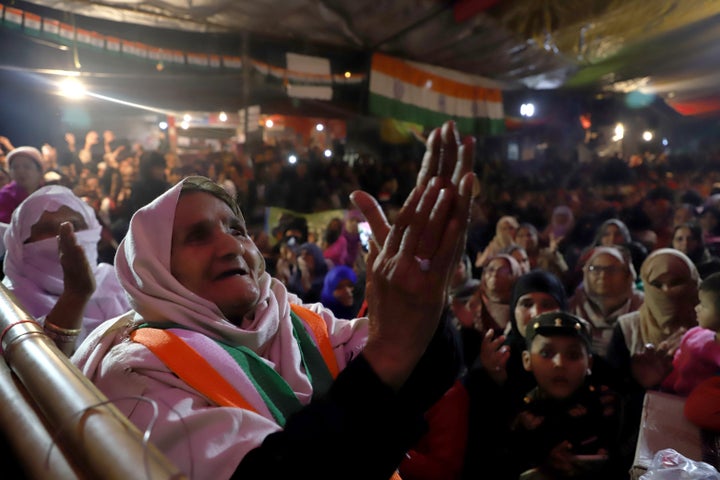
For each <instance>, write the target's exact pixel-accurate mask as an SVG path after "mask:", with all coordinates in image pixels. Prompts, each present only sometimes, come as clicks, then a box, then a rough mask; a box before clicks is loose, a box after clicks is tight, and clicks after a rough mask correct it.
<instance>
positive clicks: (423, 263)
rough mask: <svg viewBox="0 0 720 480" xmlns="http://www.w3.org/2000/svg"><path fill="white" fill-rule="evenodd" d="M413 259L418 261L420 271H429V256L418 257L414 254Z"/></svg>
mask: <svg viewBox="0 0 720 480" xmlns="http://www.w3.org/2000/svg"><path fill="white" fill-rule="evenodd" d="M415 260H416V261H417V262H418V266H419V267H420V271H421V272H429V271H430V259H429V258H420V257H418V256H417V255H415Z"/></svg>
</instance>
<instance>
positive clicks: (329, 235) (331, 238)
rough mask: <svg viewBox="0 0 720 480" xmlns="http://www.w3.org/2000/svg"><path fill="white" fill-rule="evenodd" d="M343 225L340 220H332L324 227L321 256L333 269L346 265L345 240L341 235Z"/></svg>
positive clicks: (346, 246) (346, 245)
mask: <svg viewBox="0 0 720 480" xmlns="http://www.w3.org/2000/svg"><path fill="white" fill-rule="evenodd" d="M342 232H343V223H342V220H341V219H340V218H333V219H332V220H330V221H329V222H328V224H327V226H326V227H325V233H324V234H323V245H324V251H323V256H324V257H325V258H326V259H327V260H329V261H330V262H331V263H332V265H331V266H333V267H337V266H338V265H346V263H347V257H348V251H347V248H348V244H347V239H346V238H345V236H344V235H343V234H342Z"/></svg>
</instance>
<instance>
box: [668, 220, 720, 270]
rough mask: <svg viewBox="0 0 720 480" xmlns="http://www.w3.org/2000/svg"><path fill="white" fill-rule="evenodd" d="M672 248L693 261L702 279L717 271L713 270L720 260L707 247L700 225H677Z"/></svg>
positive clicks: (692, 223) (674, 230) (673, 234)
mask: <svg viewBox="0 0 720 480" xmlns="http://www.w3.org/2000/svg"><path fill="white" fill-rule="evenodd" d="M672 248H674V249H675V250H679V251H681V252H683V253H684V254H685V255H687V256H688V258H689V259H690V260H692V262H693V263H694V264H695V267H697V269H698V272H699V273H700V277H701V278H704V277H706V276H708V275H709V274H710V273H713V272H714V271H717V270H713V268H714V265H715V264H716V263H717V262H718V259H717V257H713V256H712V255H711V254H710V251H709V250H708V249H707V247H706V246H705V239H704V238H703V232H702V227H701V226H700V225H699V224H698V223H694V222H691V223H681V224H679V225H676V226H675V228H674V229H673V233H672Z"/></svg>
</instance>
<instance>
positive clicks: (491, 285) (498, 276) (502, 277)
mask: <svg viewBox="0 0 720 480" xmlns="http://www.w3.org/2000/svg"><path fill="white" fill-rule="evenodd" d="M483 277H484V280H485V286H486V288H487V290H488V293H493V294H494V295H495V296H497V297H498V298H500V299H502V300H505V301H509V300H510V291H511V289H512V286H513V275H512V269H511V268H510V265H509V263H508V261H507V260H505V259H503V258H494V259H492V260H490V263H488V264H487V266H486V267H485V268H483Z"/></svg>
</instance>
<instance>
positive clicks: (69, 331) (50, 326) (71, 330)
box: [43, 320, 82, 337]
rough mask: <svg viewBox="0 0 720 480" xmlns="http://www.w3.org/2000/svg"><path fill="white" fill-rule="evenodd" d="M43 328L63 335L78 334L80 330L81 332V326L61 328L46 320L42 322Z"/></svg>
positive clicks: (73, 335) (74, 335) (71, 335)
mask: <svg viewBox="0 0 720 480" xmlns="http://www.w3.org/2000/svg"><path fill="white" fill-rule="evenodd" d="M43 328H44V329H45V330H47V331H48V332H52V333H54V334H56V335H62V336H64V337H76V336H78V335H80V332H82V329H81V328H63V327H58V326H57V325H55V324H54V323H50V322H48V321H47V320H46V321H45V323H44V324H43Z"/></svg>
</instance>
